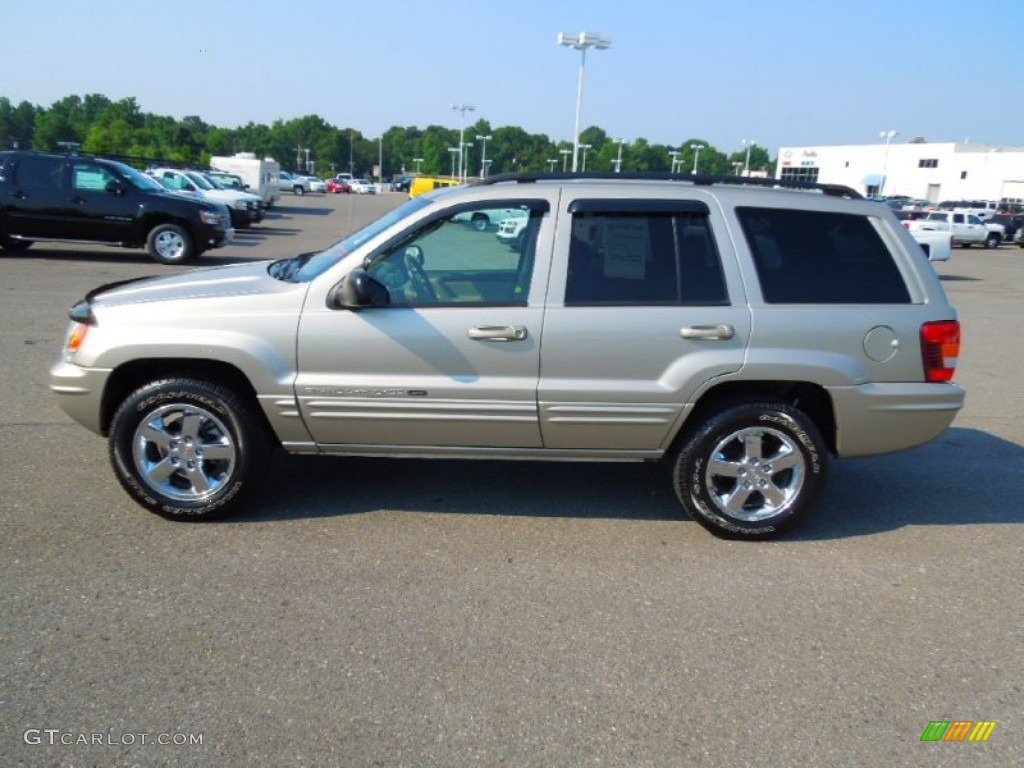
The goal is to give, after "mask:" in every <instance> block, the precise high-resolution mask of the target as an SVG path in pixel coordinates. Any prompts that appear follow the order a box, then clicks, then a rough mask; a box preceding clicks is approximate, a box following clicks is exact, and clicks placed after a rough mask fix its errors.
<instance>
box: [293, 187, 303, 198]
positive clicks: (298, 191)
mask: <svg viewBox="0 0 1024 768" xmlns="http://www.w3.org/2000/svg"><path fill="white" fill-rule="evenodd" d="M292 191H293V192H295V194H296V195H298V196H299V197H302V195H304V194H306V190H305V189H303V188H302V187H301V186H298V185H296V187H295V189H294V190H292Z"/></svg>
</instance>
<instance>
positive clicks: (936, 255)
mask: <svg viewBox="0 0 1024 768" xmlns="http://www.w3.org/2000/svg"><path fill="white" fill-rule="evenodd" d="M910 236H911V237H913V238H914V239H915V240H916V241H917V244H918V245H920V246H921V248H922V250H924V252H925V254H927V256H928V261H949V260H950V258H951V257H952V256H953V236H952V235H950V234H949V232H939V231H937V230H934V229H918V230H913V231H911V232H910Z"/></svg>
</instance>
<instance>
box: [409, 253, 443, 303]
mask: <svg viewBox="0 0 1024 768" xmlns="http://www.w3.org/2000/svg"><path fill="white" fill-rule="evenodd" d="M402 259H403V261H404V262H405V268H406V270H407V271H408V272H409V280H410V281H411V282H412V286H413V288H414V289H415V290H416V295H417V296H418V297H419V299H420V300H421V301H434V302H436V301H437V291H435V290H434V286H433V284H432V283H431V282H430V278H429V277H427V273H426V272H425V271H424V269H423V249H421V248H420V247H419V246H418V245H410V246H409V247H408V248H406V249H405V254H404V255H403V257H402Z"/></svg>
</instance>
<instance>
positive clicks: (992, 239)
mask: <svg viewBox="0 0 1024 768" xmlns="http://www.w3.org/2000/svg"><path fill="white" fill-rule="evenodd" d="M1002 242H1003V238H1002V235H1000V234H999V233H998V232H990V233H989V235H988V237H986V238H985V247H986V248H998V247H999V245H1000V243H1002Z"/></svg>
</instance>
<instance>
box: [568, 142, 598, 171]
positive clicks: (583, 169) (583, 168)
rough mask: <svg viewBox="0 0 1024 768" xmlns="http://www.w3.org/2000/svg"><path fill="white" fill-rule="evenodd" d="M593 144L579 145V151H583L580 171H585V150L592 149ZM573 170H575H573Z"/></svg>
mask: <svg viewBox="0 0 1024 768" xmlns="http://www.w3.org/2000/svg"><path fill="white" fill-rule="evenodd" d="M593 146H594V145H593V144H580V149H582V150H583V165H582V167H581V168H580V170H581V171H585V170H587V150H588V149H592V148H593ZM573 170H575V169H573Z"/></svg>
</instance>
